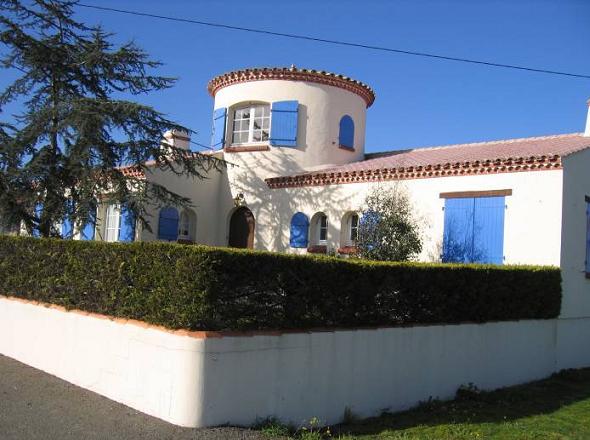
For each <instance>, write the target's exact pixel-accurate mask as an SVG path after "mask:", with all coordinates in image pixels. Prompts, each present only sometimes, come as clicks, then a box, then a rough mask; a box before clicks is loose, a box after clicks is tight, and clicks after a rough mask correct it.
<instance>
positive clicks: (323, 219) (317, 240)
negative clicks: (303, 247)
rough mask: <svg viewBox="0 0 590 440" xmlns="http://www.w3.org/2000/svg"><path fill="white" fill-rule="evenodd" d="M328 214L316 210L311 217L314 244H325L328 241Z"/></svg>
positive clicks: (311, 233) (311, 232) (312, 241)
mask: <svg viewBox="0 0 590 440" xmlns="http://www.w3.org/2000/svg"><path fill="white" fill-rule="evenodd" d="M328 227H329V222H328V216H327V215H326V214H324V213H323V212H316V213H315V214H314V215H313V217H312V218H311V224H310V235H311V243H312V244H313V245H320V246H325V245H326V244H327V243H328Z"/></svg>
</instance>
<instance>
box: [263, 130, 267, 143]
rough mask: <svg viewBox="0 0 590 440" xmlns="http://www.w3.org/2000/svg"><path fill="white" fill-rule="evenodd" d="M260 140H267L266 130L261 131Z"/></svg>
mask: <svg viewBox="0 0 590 440" xmlns="http://www.w3.org/2000/svg"><path fill="white" fill-rule="evenodd" d="M262 140H263V141H267V140H268V131H262Z"/></svg>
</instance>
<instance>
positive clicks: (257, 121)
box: [232, 104, 270, 144]
mask: <svg viewBox="0 0 590 440" xmlns="http://www.w3.org/2000/svg"><path fill="white" fill-rule="evenodd" d="M269 131H270V106H269V105H267V104H259V105H252V106H250V107H245V108H239V109H236V110H235V111H234V119H233V130H232V144H251V143H257V142H268V137H269Z"/></svg>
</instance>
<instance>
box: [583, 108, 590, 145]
mask: <svg viewBox="0 0 590 440" xmlns="http://www.w3.org/2000/svg"><path fill="white" fill-rule="evenodd" d="M586 104H588V116H587V119H586V131H585V132H584V136H587V137H590V99H589V100H588V101H587V102H586Z"/></svg>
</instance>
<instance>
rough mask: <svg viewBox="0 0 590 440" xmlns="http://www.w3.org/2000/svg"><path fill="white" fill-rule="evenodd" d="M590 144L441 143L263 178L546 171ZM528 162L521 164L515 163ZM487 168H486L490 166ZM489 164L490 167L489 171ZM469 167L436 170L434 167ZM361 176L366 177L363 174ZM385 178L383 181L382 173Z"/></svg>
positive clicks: (287, 182) (316, 181)
mask: <svg viewBox="0 0 590 440" xmlns="http://www.w3.org/2000/svg"><path fill="white" fill-rule="evenodd" d="M586 148H590V138H589V137H584V136H583V135H582V134H581V133H572V134H562V135H554V136H542V137H531V138H521V139H509V140H501V141H492V142H479V143H470V144H457V145H445V146H440V147H429V148H416V149H410V150H396V151H389V152H383V153H373V154H367V155H366V158H365V160H362V161H359V162H352V163H349V164H346V165H341V166H337V167H331V168H326V169H322V170H316V171H313V172H309V173H302V174H298V175H293V176H281V177H275V178H270V179H267V183H268V185H269V186H270V187H275V188H278V187H286V186H308V185H322V184H333V183H354V182H359V181H368V180H389V179H393V178H397V179H400V178H419V177H422V178H423V177H439V176H442V175H458V174H459V175H463V174H478V173H480V172H478V171H477V169H482V168H484V171H486V172H512V171H527V170H532V169H549V168H555V167H556V166H557V165H559V166H561V161H560V158H561V157H564V156H567V155H569V154H572V153H575V152H577V151H580V150H583V149H586ZM523 163H528V164H531V166H525V167H524V168H523V167H521V166H519V164H523ZM490 167H491V168H490ZM492 168H493V169H492ZM448 169H454V170H459V169H463V170H466V169H470V170H472V171H473V172H472V171H469V172H468V173H463V172H462V171H454V172H452V173H451V172H444V171H443V172H437V171H436V170H448ZM367 176H370V178H368V177H367ZM384 176H389V179H388V178H386V177H384Z"/></svg>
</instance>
